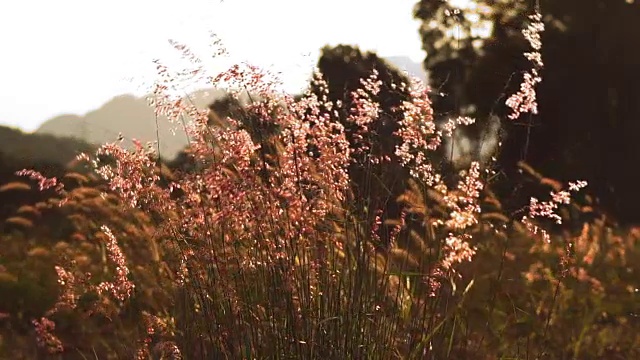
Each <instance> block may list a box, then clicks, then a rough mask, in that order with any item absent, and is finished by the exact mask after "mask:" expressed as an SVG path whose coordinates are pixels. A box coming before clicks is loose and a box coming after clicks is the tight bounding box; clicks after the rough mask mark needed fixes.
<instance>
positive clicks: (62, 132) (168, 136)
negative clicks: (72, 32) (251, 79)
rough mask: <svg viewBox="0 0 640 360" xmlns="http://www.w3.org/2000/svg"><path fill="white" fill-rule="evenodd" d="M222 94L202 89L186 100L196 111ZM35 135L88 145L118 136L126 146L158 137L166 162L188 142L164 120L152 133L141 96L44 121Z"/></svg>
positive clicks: (151, 115)
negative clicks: (121, 137) (123, 140)
mask: <svg viewBox="0 0 640 360" xmlns="http://www.w3.org/2000/svg"><path fill="white" fill-rule="evenodd" d="M223 94H224V92H222V91H216V90H202V91H198V92H195V93H193V94H190V95H189V99H190V100H191V101H193V102H194V104H195V105H196V106H198V107H199V108H205V107H207V106H208V104H210V103H211V102H213V101H214V100H215V99H216V98H218V97H220V96H222V95H223ZM172 129H173V130H175V134H174V132H173V131H172ZM35 133H37V134H51V135H56V136H70V137H74V138H76V139H81V140H83V141H86V142H88V143H92V144H103V143H106V142H112V141H115V140H116V139H117V138H118V135H119V134H122V136H123V137H124V139H126V140H128V142H129V144H130V140H131V139H137V140H140V141H142V142H143V143H144V142H148V141H156V140H157V138H158V135H159V138H160V152H161V154H162V156H163V157H166V158H167V159H171V158H173V157H175V155H176V154H177V153H178V152H179V151H180V150H182V149H183V148H184V147H185V146H186V145H187V143H188V139H187V136H186V135H185V133H184V132H183V131H181V129H179V127H178V126H177V125H174V124H171V123H170V122H169V121H168V119H167V118H165V117H159V118H158V119H157V132H156V116H155V114H154V110H153V108H152V107H150V106H149V105H148V103H147V99H146V98H145V97H135V96H132V95H120V96H117V97H115V98H113V99H111V100H110V101H108V102H107V103H105V104H104V105H102V106H101V107H100V108H99V109H96V110H94V111H91V112H88V113H87V114H85V115H84V116H78V115H71V114H67V115H61V116H57V117H54V118H52V119H49V120H47V121H45V122H44V123H43V124H42V125H41V126H40V127H39V128H38V129H37V130H36V131H35ZM126 143H127V142H125V144H126Z"/></svg>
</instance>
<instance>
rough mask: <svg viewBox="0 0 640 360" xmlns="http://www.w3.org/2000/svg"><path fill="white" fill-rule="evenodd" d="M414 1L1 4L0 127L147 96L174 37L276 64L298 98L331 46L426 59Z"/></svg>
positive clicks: (33, 0)
mask: <svg viewBox="0 0 640 360" xmlns="http://www.w3.org/2000/svg"><path fill="white" fill-rule="evenodd" d="M416 2H417V0H322V1H317V0H315V1H308V0H222V1H221V0H180V1H178V0H108V1H107V0H102V1H99V0H56V1H51V0H13V1H11V0H2V1H1V2H0V44H1V45H0V46H2V49H3V50H2V55H0V124H2V125H10V126H16V127H20V128H22V129H24V130H26V131H31V130H34V129H35V128H37V127H38V125H39V124H40V123H41V122H43V121H44V120H46V119H48V118H50V117H53V116H56V115H60V114H63V113H75V114H78V115H83V114H85V113H86V112H87V111H90V110H92V109H95V108H98V107H99V106H100V105H102V104H103V103H105V102H106V101H108V100H109V99H110V98H112V97H113V96H116V95H119V94H123V93H134V94H137V95H139V96H141V95H143V94H144V93H145V88H144V87H141V81H145V82H146V83H147V84H148V83H149V82H150V81H153V75H154V71H155V69H154V67H153V64H152V63H151V60H152V59H154V58H160V59H167V58H171V57H172V56H175V54H176V52H175V51H174V50H173V49H172V48H171V47H170V46H169V45H168V43H167V40H168V39H171V38H172V39H175V40H178V41H180V42H182V43H186V44H187V45H189V46H191V47H193V48H194V50H196V51H198V50H200V51H202V50H203V49H204V51H206V49H207V48H206V44H207V43H208V42H209V37H208V34H209V32H210V31H212V32H214V33H215V34H217V35H218V37H219V38H220V39H221V40H222V42H223V43H224V45H225V47H226V48H227V50H228V52H229V53H230V55H231V57H230V58H229V59H226V60H225V61H226V62H227V63H228V62H238V61H244V60H248V61H250V62H251V63H253V64H256V65H259V66H263V67H270V66H271V67H270V68H271V69H272V70H274V71H277V72H281V73H282V74H283V76H282V79H283V80H284V81H285V86H286V87H287V89H289V90H291V91H296V90H298V89H300V88H302V87H303V86H304V84H305V81H306V79H307V76H308V73H309V70H310V69H311V67H312V66H313V65H314V64H315V62H316V61H317V58H318V54H319V49H320V48H321V47H322V46H324V45H326V44H329V45H337V44H340V43H344V44H356V45H359V46H360V48H361V49H362V50H373V51H377V52H378V55H380V56H392V55H399V56H409V57H411V58H412V59H414V60H415V61H421V60H422V58H423V56H424V55H423V52H422V51H421V49H420V39H419V36H418V26H419V24H418V22H416V21H415V20H413V18H412V16H411V15H412V8H413V5H414V4H415V3H416ZM206 55H208V54H206ZM273 64H276V65H277V66H275V67H274V66H272V65H273ZM221 66H224V64H221ZM221 70H223V68H222V67H221V68H220V69H217V70H214V72H217V71H221ZM132 79H133V80H132Z"/></svg>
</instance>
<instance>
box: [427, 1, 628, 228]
mask: <svg viewBox="0 0 640 360" xmlns="http://www.w3.org/2000/svg"><path fill="white" fill-rule="evenodd" d="M473 3H474V4H475V5H476V6H470V7H465V8H463V9H455V8H453V7H452V6H451V5H450V4H449V3H448V2H446V1H441V0H422V1H420V2H418V3H417V4H416V7H415V9H414V10H415V13H414V15H415V17H416V18H418V19H420V20H422V22H423V26H422V27H421V36H422V42H423V48H424V49H425V50H426V52H427V57H426V59H425V61H424V65H425V68H426V70H428V71H429V72H430V78H431V79H432V86H433V87H434V88H439V89H441V91H442V92H443V93H445V94H446V96H444V97H442V98H438V99H436V106H437V107H436V110H441V111H443V115H449V114H450V113H455V112H466V113H468V114H469V115H471V116H474V117H476V118H477V120H478V123H479V126H478V127H476V128H472V129H470V131H469V132H468V135H469V136H471V137H472V138H474V139H475V140H476V141H477V143H478V144H480V143H481V142H482V141H481V139H486V138H485V137H484V136H483V130H484V129H486V128H487V124H488V122H489V120H490V119H491V118H495V116H497V117H499V118H500V119H501V123H502V126H501V128H502V131H501V132H500V138H501V140H502V142H503V145H502V148H501V151H500V152H499V156H498V165H499V169H501V170H503V172H504V174H505V175H506V176H505V177H504V178H503V179H502V180H500V181H499V182H498V184H496V185H495V186H496V189H497V190H498V192H499V193H501V194H502V195H504V196H507V197H509V196H511V195H515V196H511V199H512V200H513V201H512V202H511V207H512V208H513V209H515V208H518V207H519V206H521V205H522V204H523V203H526V200H527V198H528V194H527V193H525V192H524V191H522V190H519V191H518V186H517V183H518V182H519V181H520V180H519V179H518V172H517V169H516V163H517V161H519V160H525V161H526V162H528V163H529V164H531V165H532V166H533V167H534V168H536V169H538V170H539V171H541V172H542V173H543V174H545V175H548V176H551V177H555V178H558V179H560V180H564V181H566V180H573V179H584V180H588V181H589V183H590V187H589V188H590V191H592V192H593V193H594V194H595V195H596V196H597V197H598V198H599V199H600V203H601V205H603V207H604V209H606V210H608V211H610V212H612V213H613V214H614V215H615V217H616V218H617V219H618V220H620V221H621V222H623V223H628V222H637V221H639V220H640V206H639V204H640V192H639V191H637V190H636V186H637V184H638V183H640V171H636V170H635V162H636V161H637V159H640V142H638V141H637V139H636V138H637V136H638V131H639V130H640V122H639V121H638V120H639V119H640V101H638V99H640V86H638V83H640V47H639V46H638V45H640V40H639V39H638V34H639V33H640V6H638V4H637V3H628V2H627V1H625V0H607V1H605V0H565V1H556V0H540V1H539V5H540V10H541V14H542V15H543V21H544V23H545V26H546V29H545V31H544V32H543V34H542V43H543V45H542V59H543V61H544V68H543V70H542V78H543V80H542V83H541V84H539V86H538V104H539V106H538V108H539V115H534V116H528V114H525V115H523V116H522V117H521V118H520V119H518V120H517V121H512V120H509V119H507V114H508V112H509V109H508V108H507V107H506V106H505V105H504V101H505V100H506V98H507V97H508V96H509V95H510V94H512V93H514V92H516V91H517V88H518V86H519V83H520V80H521V79H522V74H523V72H524V71H525V70H527V69H528V68H529V65H528V61H527V60H526V59H525V58H524V56H523V52H525V51H528V50H529V49H528V43H527V42H526V41H525V39H524V38H523V36H522V34H521V30H522V28H523V27H525V26H526V24H527V22H528V21H529V20H528V19H527V16H528V15H530V14H532V13H533V11H534V10H535V6H536V2H535V1H529V2H522V1H516V0H477V1H473ZM483 21H484V22H486V23H487V24H490V25H491V29H490V37H488V38H484V37H483V36H481V35H480V33H479V32H478V31H474V30H473V28H474V27H476V28H478V27H479V26H478V24H482V22H483ZM478 144H477V145H478ZM478 146H479V145H478ZM514 190H515V191H516V192H515V193H514Z"/></svg>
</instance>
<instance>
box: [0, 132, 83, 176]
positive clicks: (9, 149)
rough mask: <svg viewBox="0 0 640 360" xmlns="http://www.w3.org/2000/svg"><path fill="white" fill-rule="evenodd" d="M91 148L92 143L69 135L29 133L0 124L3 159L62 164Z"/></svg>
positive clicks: (23, 162)
mask: <svg viewBox="0 0 640 360" xmlns="http://www.w3.org/2000/svg"><path fill="white" fill-rule="evenodd" d="M93 150H94V147H93V146H92V145H90V144H88V143H86V142H84V141H81V140H78V139H74V138H71V137H57V136H54V135H51V134H29V133H23V132H22V131H20V130H18V129H13V128H9V127H5V126H0V154H2V157H3V158H4V159H12V161H17V162H19V163H22V164H25V165H29V164H37V163H51V164H58V165H61V166H64V165H66V164H67V163H68V162H69V161H72V160H73V159H75V157H76V155H77V154H78V153H80V152H92V151H93Z"/></svg>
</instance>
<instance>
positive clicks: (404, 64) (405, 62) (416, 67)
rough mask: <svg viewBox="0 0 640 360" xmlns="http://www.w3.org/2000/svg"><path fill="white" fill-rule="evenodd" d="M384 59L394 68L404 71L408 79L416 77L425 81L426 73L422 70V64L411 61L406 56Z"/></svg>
mask: <svg viewBox="0 0 640 360" xmlns="http://www.w3.org/2000/svg"><path fill="white" fill-rule="evenodd" d="M384 59H385V60H386V61H387V62H388V63H390V64H391V65H393V66H395V67H396V68H398V69H400V70H402V71H406V72H407V73H408V74H409V76H410V77H417V78H418V79H420V80H422V81H427V79H428V75H427V72H426V71H425V70H424V69H423V68H422V63H420V62H415V61H413V60H411V58H409V57H408V56H387V57H384Z"/></svg>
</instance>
